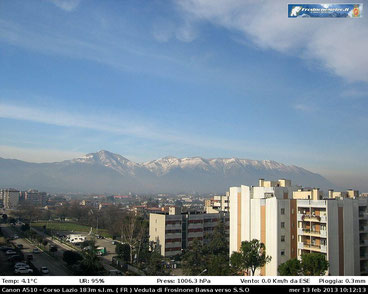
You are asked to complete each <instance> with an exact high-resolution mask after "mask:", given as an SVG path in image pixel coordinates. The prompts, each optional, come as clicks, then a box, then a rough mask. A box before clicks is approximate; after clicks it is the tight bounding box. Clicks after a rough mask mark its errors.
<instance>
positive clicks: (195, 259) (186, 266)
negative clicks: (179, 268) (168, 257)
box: [182, 239, 207, 276]
mask: <svg viewBox="0 0 368 294" xmlns="http://www.w3.org/2000/svg"><path fill="white" fill-rule="evenodd" d="M182 261H183V272H184V274H185V275H189V276H197V275H199V274H201V273H202V272H203V271H204V270H207V268H206V259H205V254H204V248H203V245H202V242H201V241H200V240H198V239H194V240H193V243H192V244H191V246H190V248H188V249H187V251H186V252H185V253H184V255H183V257H182Z"/></svg>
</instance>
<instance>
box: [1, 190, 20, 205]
mask: <svg viewBox="0 0 368 294" xmlns="http://www.w3.org/2000/svg"><path fill="white" fill-rule="evenodd" d="M1 194H2V198H3V205H4V208H5V209H13V208H16V207H17V206H18V204H19V191H18V190H16V189H2V190H1Z"/></svg>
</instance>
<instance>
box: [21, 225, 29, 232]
mask: <svg viewBox="0 0 368 294" xmlns="http://www.w3.org/2000/svg"><path fill="white" fill-rule="evenodd" d="M20 229H21V230H22V231H23V232H26V231H29V230H30V229H31V227H30V226H29V224H28V223H27V224H24V225H22V226H21V227H20Z"/></svg>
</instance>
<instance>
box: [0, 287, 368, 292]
mask: <svg viewBox="0 0 368 294" xmlns="http://www.w3.org/2000/svg"><path fill="white" fill-rule="evenodd" d="M264 291H267V292H269V291H277V292H280V293H301V294H302V293H309V294H312V293H367V286H366V285H364V286H362V285H360V286H353V285H349V286H343V285H342V286H320V285H305V286H300V285H297V286H293V285H263V286H262V285H247V286H215V285H206V286H203V285H199V286H195V285H180V286H176V285H170V286H166V285H153V286H142V285H138V286H131V285H121V286H117V285H98V286H84V285H83V286H80V285H77V286H75V285H74V286H71V285H70V286H57V285H47V286H41V285H35V286H31V285H24V286H21V285H17V286H8V285H1V286H0V293H30V294H37V293H40V294H45V293H49V294H55V293H57V294H58V293H59V294H61V293H63V294H65V293H68V294H73V293H92V294H98V293H103V294H118V293H119V294H120V293H123V294H130V293H143V294H147V293H158V294H170V293H171V294H178V293H179V294H181V293H224V294H226V293H259V292H264ZM275 293H276V292H275Z"/></svg>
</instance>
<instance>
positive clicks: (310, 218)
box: [297, 213, 327, 223]
mask: <svg viewBox="0 0 368 294" xmlns="http://www.w3.org/2000/svg"><path fill="white" fill-rule="evenodd" d="M297 219H298V221H306V222H324V223H325V222H327V215H313V214H308V213H306V214H302V213H298V214H297Z"/></svg>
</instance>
